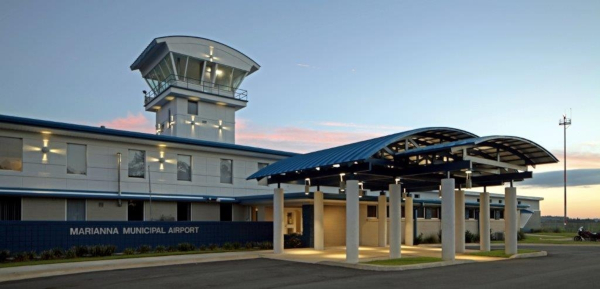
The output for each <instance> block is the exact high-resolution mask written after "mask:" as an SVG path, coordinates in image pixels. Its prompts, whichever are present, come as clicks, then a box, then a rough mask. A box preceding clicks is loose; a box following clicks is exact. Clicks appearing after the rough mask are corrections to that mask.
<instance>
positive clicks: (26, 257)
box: [14, 252, 29, 262]
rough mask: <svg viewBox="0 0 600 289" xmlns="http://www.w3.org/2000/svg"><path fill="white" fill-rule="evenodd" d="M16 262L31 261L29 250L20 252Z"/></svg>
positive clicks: (16, 256)
mask: <svg viewBox="0 0 600 289" xmlns="http://www.w3.org/2000/svg"><path fill="white" fill-rule="evenodd" d="M14 260H15V261H16V262H26V261H29V254H28V253H27V252H19V253H17V254H16V255H15V259H14Z"/></svg>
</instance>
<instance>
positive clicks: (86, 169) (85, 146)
mask: <svg viewBox="0 0 600 289" xmlns="http://www.w3.org/2000/svg"><path fill="white" fill-rule="evenodd" d="M69 145H76V146H83V147H84V148H85V155H84V157H83V158H84V160H85V173H84V174H76V173H69ZM66 169H67V175H71V176H86V177H87V173H88V150H87V144H81V143H67V167H66Z"/></svg>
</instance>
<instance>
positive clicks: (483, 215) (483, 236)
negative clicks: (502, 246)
mask: <svg viewBox="0 0 600 289" xmlns="http://www.w3.org/2000/svg"><path fill="white" fill-rule="evenodd" d="M491 249H492V248H491V236H490V193H488V192H487V191H485V189H484V192H483V193H481V194H479V250H481V251H484V252H488V251H490V250H491Z"/></svg>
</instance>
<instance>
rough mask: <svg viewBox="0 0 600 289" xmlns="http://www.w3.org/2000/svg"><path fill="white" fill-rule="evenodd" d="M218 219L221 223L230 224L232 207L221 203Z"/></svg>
mask: <svg viewBox="0 0 600 289" xmlns="http://www.w3.org/2000/svg"><path fill="white" fill-rule="evenodd" d="M220 217H221V218H220V220H221V222H231V221H232V220H233V206H232V205H231V204H228V203H221V207H220Z"/></svg>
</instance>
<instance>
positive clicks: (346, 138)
mask: <svg viewBox="0 0 600 289" xmlns="http://www.w3.org/2000/svg"><path fill="white" fill-rule="evenodd" d="M382 135H385V133H384V132H382V131H377V130H373V131H369V132H364V131H363V132H360V131H349V132H346V131H332V130H326V129H319V128H305V127H295V126H285V127H265V126H263V127H258V126H255V125H253V124H252V123H251V122H249V121H247V120H239V119H238V121H237V123H236V143H238V144H244V145H251V146H258V147H264V148H270V149H276V150H286V151H293V152H301V153H306V152H311V151H316V150H321V149H326V148H330V147H335V146H339V145H343V144H348V143H353V142H357V141H362V140H366V139H371V138H374V137H378V136H382Z"/></svg>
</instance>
